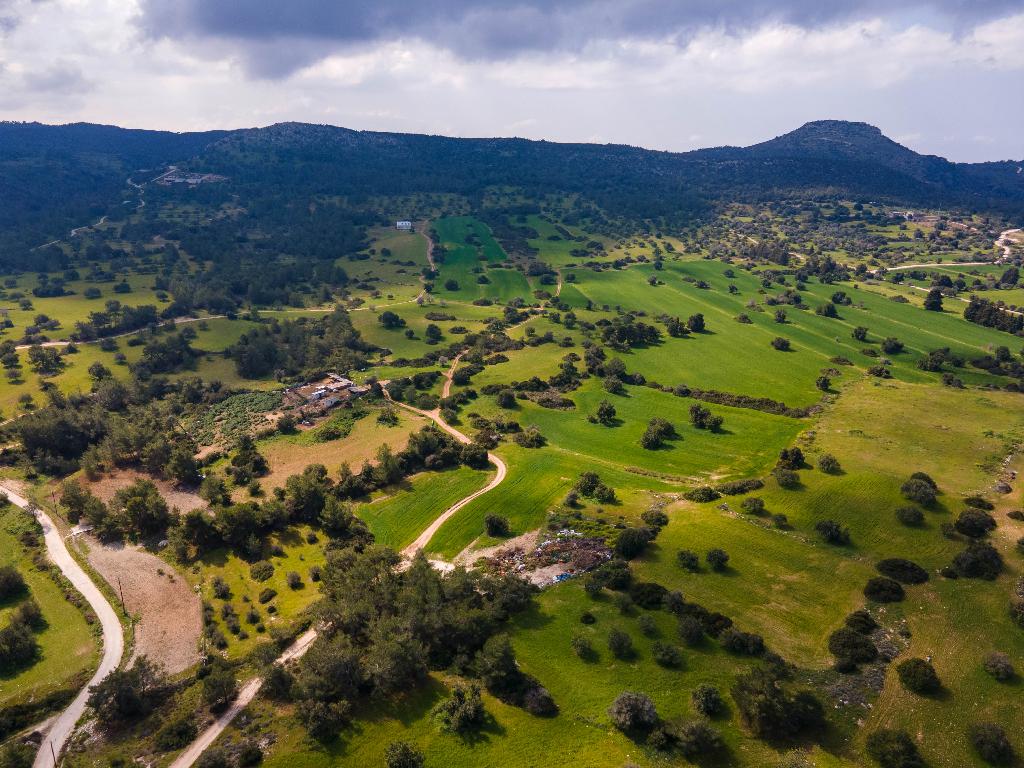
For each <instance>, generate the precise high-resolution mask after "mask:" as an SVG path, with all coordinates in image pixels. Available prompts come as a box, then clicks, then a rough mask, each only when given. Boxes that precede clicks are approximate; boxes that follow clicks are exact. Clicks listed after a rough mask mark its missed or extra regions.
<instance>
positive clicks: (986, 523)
mask: <svg viewBox="0 0 1024 768" xmlns="http://www.w3.org/2000/svg"><path fill="white" fill-rule="evenodd" d="M954 526H955V527H956V529H957V531H958V532H959V533H962V534H963V535H964V536H968V537H970V538H972V539H980V538H982V537H983V536H985V535H986V534H987V533H988V532H989V531H991V530H992V529H994V528H995V527H996V520H995V518H994V517H992V515H990V514H989V513H988V512H985V511H984V510H982V509H974V508H970V509H965V510H964V511H963V512H961V513H960V514H959V515H958V516H957V518H956V522H955V523H954Z"/></svg>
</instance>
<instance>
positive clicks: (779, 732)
mask: <svg viewBox="0 0 1024 768" xmlns="http://www.w3.org/2000/svg"><path fill="white" fill-rule="evenodd" d="M732 697H733V700H734V701H735V702H736V706H737V708H738V709H739V712H740V715H741V716H742V718H743V721H744V722H745V723H746V725H747V727H748V728H750V730H751V731H752V732H753V734H754V735H755V736H757V737H758V738H764V739H785V738H792V737H794V736H796V735H798V734H800V733H801V732H803V731H806V730H810V729H814V728H820V727H821V726H822V725H823V723H824V710H823V709H822V707H821V702H819V701H818V700H817V699H816V698H815V697H814V696H813V695H811V694H810V693H807V692H799V693H796V694H791V693H789V692H788V691H786V690H785V688H784V687H783V686H782V684H781V681H780V680H779V678H778V676H777V675H776V674H775V673H773V672H771V671H769V670H767V669H764V668H760V667H759V668H755V669H752V670H750V671H749V672H747V673H745V674H743V675H740V676H739V677H738V678H737V679H736V684H735V685H734V686H733V688H732Z"/></svg>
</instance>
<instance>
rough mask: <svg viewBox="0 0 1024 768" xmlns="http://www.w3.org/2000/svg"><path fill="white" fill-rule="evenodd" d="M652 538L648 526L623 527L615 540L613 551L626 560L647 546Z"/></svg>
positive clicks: (638, 553) (635, 555)
mask: <svg viewBox="0 0 1024 768" xmlns="http://www.w3.org/2000/svg"><path fill="white" fill-rule="evenodd" d="M653 538H654V537H653V536H652V535H651V529H650V528H646V527H642V528H625V529H623V530H622V531H621V532H620V533H619V536H618V538H617V539H616V540H615V553H616V554H617V555H619V556H620V557H623V558H625V559H626V560H632V559H633V558H634V557H637V556H638V555H640V554H641V553H642V552H643V551H644V550H645V549H646V548H647V545H648V544H649V543H650V542H651V539H653Z"/></svg>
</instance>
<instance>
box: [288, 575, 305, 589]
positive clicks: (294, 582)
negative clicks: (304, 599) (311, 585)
mask: <svg viewBox="0 0 1024 768" xmlns="http://www.w3.org/2000/svg"><path fill="white" fill-rule="evenodd" d="M284 580H285V582H287V584H288V588H289V589H301V587H302V577H301V576H299V574H297V573H296V572H295V571H288V573H287V574H286V575H285V577H284Z"/></svg>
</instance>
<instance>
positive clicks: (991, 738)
mask: <svg viewBox="0 0 1024 768" xmlns="http://www.w3.org/2000/svg"><path fill="white" fill-rule="evenodd" d="M967 735H968V737H969V738H970V740H971V744H972V745H973V746H974V749H975V751H977V753H978V755H979V756H980V757H981V759H982V760H984V761H985V762H986V763H988V764H989V765H1013V763H1014V751H1013V745H1011V744H1010V740H1009V739H1007V738H1006V731H1004V730H1003V728H1002V726H999V725H996V724H995V723H975V724H974V725H972V726H971V727H970V728H969V729H968V731H967Z"/></svg>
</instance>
